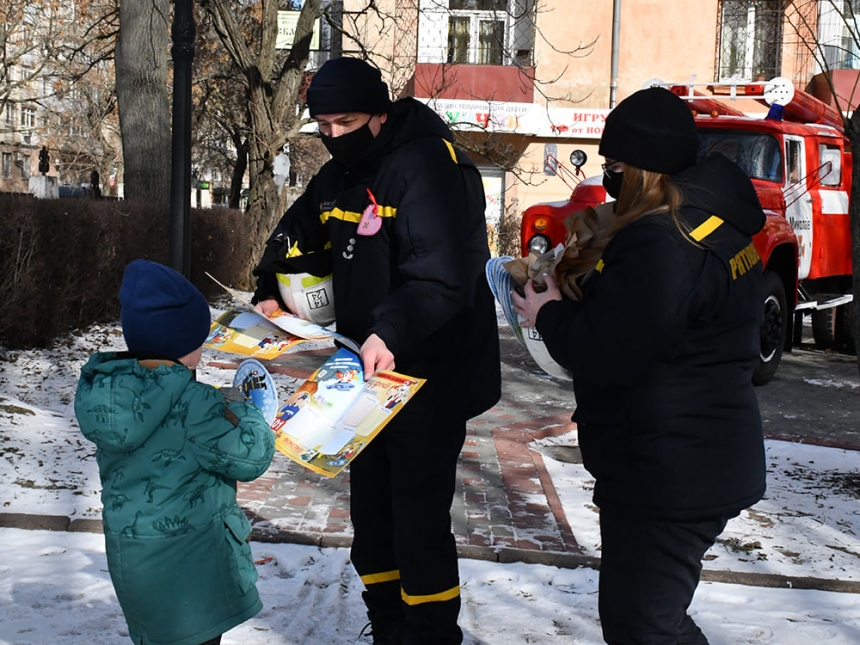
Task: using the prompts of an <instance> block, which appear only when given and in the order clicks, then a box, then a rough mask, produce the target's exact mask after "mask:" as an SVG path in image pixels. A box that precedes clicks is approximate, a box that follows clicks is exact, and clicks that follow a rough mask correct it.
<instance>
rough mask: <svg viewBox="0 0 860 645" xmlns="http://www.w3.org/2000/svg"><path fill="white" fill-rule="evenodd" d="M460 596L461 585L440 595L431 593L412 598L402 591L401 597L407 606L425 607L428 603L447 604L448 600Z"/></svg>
mask: <svg viewBox="0 0 860 645" xmlns="http://www.w3.org/2000/svg"><path fill="white" fill-rule="evenodd" d="M459 595H460V585H457V586H456V587H451V588H450V589H448V590H447V591H442V592H440V593H431V594H428V595H426V596H410V595H409V594H408V593H406V592H405V591H403V589H401V590H400V597H401V598H403V602H405V603H406V604H407V605H410V606H412V605H423V604H424V603H426V602H445V601H446V600H452V599H453V598H456V597H457V596H459Z"/></svg>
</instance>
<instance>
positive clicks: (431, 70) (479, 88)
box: [413, 63, 535, 103]
mask: <svg viewBox="0 0 860 645" xmlns="http://www.w3.org/2000/svg"><path fill="white" fill-rule="evenodd" d="M413 82H414V88H413V96H415V98H419V99H429V98H439V99H458V100H468V101H492V102H498V103H533V102H534V93H535V92H534V67H517V66H511V65H457V64H448V63H418V64H417V65H416V66H415V77H414V80H413Z"/></svg>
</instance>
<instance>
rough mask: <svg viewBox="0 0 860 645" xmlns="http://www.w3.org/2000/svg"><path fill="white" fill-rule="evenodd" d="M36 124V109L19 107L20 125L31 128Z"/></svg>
mask: <svg viewBox="0 0 860 645" xmlns="http://www.w3.org/2000/svg"><path fill="white" fill-rule="evenodd" d="M35 125H36V110H35V109H33V108H31V107H26V108H21V127H22V128H32V127H34V126H35Z"/></svg>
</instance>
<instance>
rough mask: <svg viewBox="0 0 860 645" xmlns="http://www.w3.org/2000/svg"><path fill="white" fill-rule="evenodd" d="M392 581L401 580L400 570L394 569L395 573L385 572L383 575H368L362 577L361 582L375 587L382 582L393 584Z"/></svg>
mask: <svg viewBox="0 0 860 645" xmlns="http://www.w3.org/2000/svg"><path fill="white" fill-rule="evenodd" d="M392 580H400V570H399V569H394V570H393V571H383V572H382V573H368V574H367V575H365V576H361V581H362V582H363V583H364V584H365V586H367V585H374V584H378V583H380V582H391V581H392Z"/></svg>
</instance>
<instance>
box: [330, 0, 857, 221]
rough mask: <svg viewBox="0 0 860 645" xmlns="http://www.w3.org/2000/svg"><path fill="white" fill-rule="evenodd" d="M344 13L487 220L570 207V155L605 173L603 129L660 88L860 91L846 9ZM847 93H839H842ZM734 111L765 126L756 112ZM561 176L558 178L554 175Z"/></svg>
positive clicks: (496, 7) (593, 1)
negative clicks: (769, 85) (456, 160)
mask: <svg viewBox="0 0 860 645" xmlns="http://www.w3.org/2000/svg"><path fill="white" fill-rule="evenodd" d="M375 5H377V7H378V9H379V11H378V13H375V14H373V15H371V14H369V13H368V12H367V10H366V6H367V3H363V2H358V1H357V0H344V3H343V16H344V31H345V32H347V33H353V34H355V41H357V42H360V43H361V47H359V46H356V45H354V43H353V45H354V46H353V47H351V46H350V44H351V42H352V41H351V40H350V39H349V38H347V37H344V39H343V43H342V44H343V54H345V55H356V56H361V55H363V54H364V53H365V52H371V58H372V59H373V60H374V62H375V63H376V64H377V65H379V67H380V68H381V69H383V70H384V71H385V72H386V73H387V75H388V79H389V84H390V85H391V87H392V88H393V89H394V90H395V92H397V93H399V94H400V95H410V96H414V97H416V98H418V99H420V100H423V101H426V102H427V103H428V105H430V106H431V107H433V109H434V110H436V112H437V113H439V114H440V115H441V116H442V117H443V118H444V119H445V120H446V121H448V122H449V123H450V124H451V125H452V127H453V128H454V129H456V130H457V131H458V135H459V137H460V139H461V142H464V143H465V144H466V147H467V148H468V149H470V150H472V151H473V156H474V158H475V160H476V161H477V163H478V164H479V165H480V167H481V169H482V173H483V174H484V177H485V188H486V190H487V193H488V217H489V218H491V219H493V218H498V217H500V216H501V214H502V212H507V213H509V214H514V215H516V214H519V213H521V212H522V210H524V209H525V208H526V207H528V206H529V205H531V204H534V203H537V202H546V201H559V200H564V199H566V198H567V197H568V196H569V195H570V192H571V186H572V185H573V182H572V181H570V180H569V177H570V176H569V175H568V181H565V170H571V165H570V162H569V161H568V159H569V157H570V154H571V152H573V151H574V150H582V151H583V152H585V153H586V155H587V158H588V161H587V162H586V164H585V165H584V167H583V172H584V174H585V175H586V176H591V175H597V174H599V173H600V164H601V163H602V161H603V160H602V158H601V157H600V156H599V155H598V154H597V148H598V142H599V140H600V136H601V134H602V132H603V123H604V121H605V119H606V115H607V114H608V113H609V111H610V109H611V108H612V107H614V105H616V104H617V102H619V101H621V100H622V99H623V98H624V97H626V96H628V95H630V94H632V93H633V92H635V91H637V90H639V89H641V88H643V87H645V86H647V85H648V84H651V83H653V82H657V81H662V82H670V83H673V84H696V90H697V91H702V92H703V93H706V94H709V93H716V94H724V95H729V96H723V97H722V98H723V100H726V99H730V98H731V96H730V94H731V92H732V90H731V89H730V84H731V83H738V82H753V81H761V80H769V79H772V78H775V77H785V78H788V79H790V80H791V81H792V82H793V83H794V85H795V86H796V87H798V88H800V89H807V90H813V89H814V90H815V91H816V92H817V93H819V94H822V98H827V96H826V95H827V94H828V91H827V90H828V86H827V84H826V83H824V84H823V86H822V87H816V81H820V80H821V72H822V70H823V69H831V70H840V71H839V72H835V73H834V75H835V76H836V75H838V74H847V75H848V76H847V78H848V79H849V80H850V79H854V80H856V78H857V76H856V71H854V70H855V69H856V68H857V67H860V48H859V47H858V45H857V43H856V42H855V41H856V38H853V37H852V35H851V34H852V30H853V33H854V34H856V33H857V31H856V24H857V23H856V22H855V21H854V18H853V16H849V15H847V14H846V13H845V12H844V7H843V3H842V0H793V1H792V0H697V1H696V2H690V1H689V0H378V1H377V2H376V3H375ZM843 84H845V83H843ZM733 105H734V106H735V107H737V108H738V109H740V110H743V111H744V112H747V113H751V114H753V113H761V114H762V116H763V115H764V114H765V113H766V110H767V108H766V107H765V106H762V105H760V104H758V103H756V102H754V101H751V100H744V99H738V100H737V101H736V102H735V103H733ZM559 166H560V167H561V170H560V171H559Z"/></svg>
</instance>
